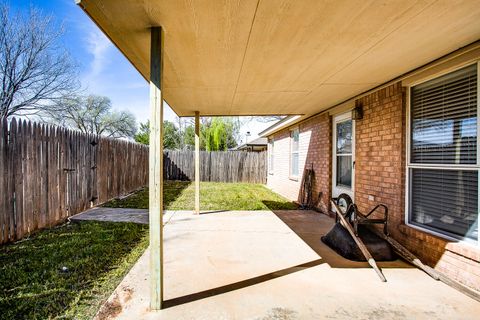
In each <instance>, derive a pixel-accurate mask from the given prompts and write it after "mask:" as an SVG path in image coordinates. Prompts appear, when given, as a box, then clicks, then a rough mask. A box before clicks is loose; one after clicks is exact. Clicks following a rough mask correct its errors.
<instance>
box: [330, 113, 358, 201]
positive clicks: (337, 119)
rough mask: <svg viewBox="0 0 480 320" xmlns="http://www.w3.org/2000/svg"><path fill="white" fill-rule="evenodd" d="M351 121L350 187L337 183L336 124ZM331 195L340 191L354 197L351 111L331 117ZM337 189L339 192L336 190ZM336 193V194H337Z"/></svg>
mask: <svg viewBox="0 0 480 320" xmlns="http://www.w3.org/2000/svg"><path fill="white" fill-rule="evenodd" d="M349 119H350V120H351V121H352V155H351V156H352V187H351V188H348V187H344V186H341V185H338V186H337V185H336V184H337V129H336V128H337V127H336V124H337V123H339V122H343V121H346V120H349ZM331 183H332V197H336V196H338V195H339V194H340V193H347V194H348V195H350V196H351V197H352V199H355V120H353V119H352V112H351V111H349V112H345V113H342V114H337V115H335V116H333V117H332V181H331ZM335 189H338V190H339V191H340V192H336V190H335ZM337 193H338V194H337Z"/></svg>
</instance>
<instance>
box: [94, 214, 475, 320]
mask: <svg viewBox="0 0 480 320" xmlns="http://www.w3.org/2000/svg"><path fill="white" fill-rule="evenodd" d="M333 221H334V220H333V219H331V218H329V217H327V216H324V215H319V214H318V213H315V212H312V211H293V210H289V211H257V212H252V211H226V212H212V213H205V214H201V215H193V214H192V213H191V212H187V211H185V212H181V211H178V212H172V211H169V212H167V214H166V215H165V218H164V223H165V227H164V232H165V233H164V250H165V251H164V254H165V260H164V272H165V273H164V299H165V300H164V303H163V310H161V311H157V312H153V311H150V308H149V290H148V288H149V279H150V274H149V255H150V251H149V250H147V251H146V252H145V254H144V255H143V256H142V257H141V258H140V260H139V261H138V262H137V264H136V265H135V266H134V267H133V269H132V270H131V271H130V273H129V274H128V275H127V276H126V278H125V279H124V280H123V281H122V283H121V284H120V285H119V286H118V288H117V289H116V291H115V293H114V294H113V295H112V296H111V298H110V299H109V301H108V303H107V304H106V305H105V306H104V307H103V308H102V309H101V310H100V312H99V314H98V315H97V319H475V318H476V315H478V314H479V312H480V304H479V303H478V302H477V301H475V300H473V299H471V298H469V297H467V296H465V295H463V294H461V293H459V292H458V291H456V290H455V289H452V288H451V287H449V286H447V285H445V284H443V283H442V282H440V281H435V280H433V279H432V278H430V277H429V276H428V275H426V274H425V273H423V272H422V271H420V270H418V269H416V268H413V267H412V266H410V265H408V264H407V263H405V262H403V261H401V260H397V261H393V262H388V263H387V262H384V263H380V267H381V268H382V271H383V273H384V274H385V276H386V278H387V281H388V282H387V283H383V282H381V281H379V279H378V277H377V276H376V274H375V273H374V272H373V270H372V269H371V268H370V267H369V266H368V264H367V263H366V262H365V263H362V262H352V261H349V260H346V259H343V258H341V257H340V256H339V255H337V254H336V253H335V252H334V251H332V250H331V249H329V248H328V247H327V246H325V245H324V244H323V243H322V242H321V240H320V237H321V236H322V235H323V234H325V233H326V232H328V230H330V228H331V226H332V224H333Z"/></svg>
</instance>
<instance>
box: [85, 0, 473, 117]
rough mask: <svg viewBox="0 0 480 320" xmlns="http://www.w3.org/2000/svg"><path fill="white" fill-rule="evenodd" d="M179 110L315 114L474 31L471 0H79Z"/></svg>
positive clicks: (453, 47)
mask: <svg viewBox="0 0 480 320" xmlns="http://www.w3.org/2000/svg"><path fill="white" fill-rule="evenodd" d="M76 1H77V2H78V3H79V4H80V5H81V7H82V8H83V9H84V10H85V11H86V12H87V14H88V15H89V16H90V17H91V18H92V19H93V20H94V21H95V23H96V24H97V25H98V26H99V27H100V28H101V29H102V30H103V32H104V33H105V34H106V35H107V36H108V37H109V38H110V39H111V40H112V41H113V43H114V44H115V45H116V46H117V47H118V48H119V49H120V50H121V52H122V53H123V54H124V55H125V56H126V57H127V59H128V60H130V62H131V63H132V64H133V65H134V66H135V68H137V70H138V71H139V72H140V73H141V74H142V75H143V77H144V78H145V79H149V77H150V75H149V71H150V67H149V61H150V60H149V59H150V30H149V28H150V27H151V26H162V27H163V29H164V31H165V40H164V59H165V60H164V85H163V94H164V97H165V100H166V101H167V102H168V104H169V105H170V106H171V107H172V109H173V110H174V111H175V112H176V113H177V114H178V115H179V116H193V115H194V111H199V112H200V114H201V115H270V114H302V115H306V116H308V115H312V114H315V113H318V112H320V111H322V110H325V109H327V108H329V107H331V106H333V105H335V104H338V103H341V102H343V101H345V100H348V99H349V98H352V97H354V96H356V95H358V94H360V93H362V92H365V91H367V90H369V89H372V88H374V87H376V86H378V85H380V84H382V83H385V82H387V81H389V80H391V79H393V78H395V77H397V76H399V75H401V74H403V73H405V72H408V71H410V70H412V69H414V68H417V67H420V66H422V65H424V64H426V63H428V62H430V61H432V60H434V59H437V58H439V57H441V56H443V55H445V54H448V53H450V52H452V51H454V50H456V49H458V48H460V47H463V46H465V45H468V44H470V43H472V42H475V41H477V40H478V39H480V5H479V3H478V1H475V0H465V1H454V0H443V1H442V0H440V1H435V0H425V1H412V0H402V1H384V0H382V1H357V0H344V1H342V0H339V1H319V0H302V1H300V0H243V1H239V0H235V1H234V0H231V1H228V0H225V1H219V0H211V1H208V0H204V1H195V0H192V1H178V0H143V1H140V0H138V1H137V0H76Z"/></svg>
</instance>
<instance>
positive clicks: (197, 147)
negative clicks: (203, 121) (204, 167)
mask: <svg viewBox="0 0 480 320" xmlns="http://www.w3.org/2000/svg"><path fill="white" fill-rule="evenodd" d="M195 214H200V113H199V112H198V111H195Z"/></svg>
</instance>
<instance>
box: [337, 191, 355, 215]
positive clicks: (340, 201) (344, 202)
mask: <svg viewBox="0 0 480 320" xmlns="http://www.w3.org/2000/svg"><path fill="white" fill-rule="evenodd" d="M351 204H353V201H352V198H350V196H349V195H348V194H346V193H342V194H340V195H339V196H338V197H337V205H338V207H339V209H340V211H341V212H337V214H339V213H340V214H342V215H343V216H345V214H347V210H348V208H349V207H350V205H351ZM335 220H336V221H337V222H338V217H336V219H335Z"/></svg>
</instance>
